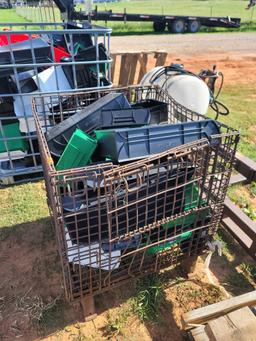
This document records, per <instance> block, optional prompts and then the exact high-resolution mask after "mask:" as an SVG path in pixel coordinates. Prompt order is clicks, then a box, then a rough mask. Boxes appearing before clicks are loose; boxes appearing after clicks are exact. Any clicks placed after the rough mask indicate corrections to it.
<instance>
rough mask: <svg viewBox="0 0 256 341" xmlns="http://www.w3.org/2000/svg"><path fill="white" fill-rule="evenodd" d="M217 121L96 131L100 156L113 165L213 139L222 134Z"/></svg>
mask: <svg viewBox="0 0 256 341" xmlns="http://www.w3.org/2000/svg"><path fill="white" fill-rule="evenodd" d="M219 132H220V131H219V126H218V125H217V123H216V122H215V121H214V120H202V121H194V122H185V123H178V124H163V125H152V126H148V127H141V128H133V129H124V128H123V129H108V130H96V131H95V134H96V138H97V140H98V153H99V156H100V157H102V158H108V159H111V160H112V161H113V162H126V161H131V160H136V159H141V158H144V157H147V156H150V155H153V154H157V153H161V152H164V151H166V150H168V149H170V148H174V147H177V146H179V145H182V144H185V143H189V142H193V141H196V140H198V139H202V138H208V139H210V137H211V135H215V134H219Z"/></svg>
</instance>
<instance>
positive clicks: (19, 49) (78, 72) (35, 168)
mask: <svg viewBox="0 0 256 341" xmlns="http://www.w3.org/2000/svg"><path fill="white" fill-rule="evenodd" d="M110 33H111V29H108V28H104V27H101V26H94V25H91V24H89V23H83V24H78V23H36V24H32V23H25V24H9V23H4V24H1V23H0V181H1V182H2V183H8V181H14V180H16V182H18V181H19V179H21V178H22V176H23V175H24V174H31V177H32V174H33V173H37V175H38V172H40V171H42V166H41V160H40V155H39V150H38V142H37V137H36V129H35V124H34V119H33V114H32V107H31V100H32V98H33V96H37V95H40V94H51V95H52V94H58V93H60V92H61V93H65V92H66V93H72V92H77V91H81V90H88V89H90V90H98V89H99V88H110V87H111V86H112V83H111V79H110V76H111V70H110V64H111V61H112V60H111V58H110V54H109V43H110ZM44 101H45V102H47V103H48V108H49V110H52V108H53V107H54V106H55V105H56V104H57V103H58V102H56V101H55V102H54V103H53V102H52V101H51V97H44ZM44 120H45V119H44ZM9 177H14V178H12V179H10V178H9Z"/></svg>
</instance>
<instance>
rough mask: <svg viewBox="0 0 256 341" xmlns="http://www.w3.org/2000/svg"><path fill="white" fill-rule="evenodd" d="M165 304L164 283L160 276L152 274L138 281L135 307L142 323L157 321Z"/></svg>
mask: <svg viewBox="0 0 256 341" xmlns="http://www.w3.org/2000/svg"><path fill="white" fill-rule="evenodd" d="M163 302H164V283H163V280H162V277H161V275H160V274H152V275H149V276H147V277H145V278H143V279H141V280H139V281H138V286H137V294H136V295H135V297H134V303H133V307H134V311H135V313H137V315H138V316H139V318H140V320H141V321H151V322H155V321H157V320H158V317H159V309H160V307H161V305H162V304H163Z"/></svg>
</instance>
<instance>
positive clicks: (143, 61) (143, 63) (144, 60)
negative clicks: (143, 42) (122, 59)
mask: <svg viewBox="0 0 256 341" xmlns="http://www.w3.org/2000/svg"><path fill="white" fill-rule="evenodd" d="M139 62H140V71H139V77H138V83H139V82H140V81H141V80H142V77H143V76H144V75H145V73H147V62H148V54H147V53H142V55H141V56H140V57H139Z"/></svg>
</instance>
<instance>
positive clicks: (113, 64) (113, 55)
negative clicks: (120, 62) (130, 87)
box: [111, 54, 117, 82]
mask: <svg viewBox="0 0 256 341" xmlns="http://www.w3.org/2000/svg"><path fill="white" fill-rule="evenodd" d="M116 57H117V54H112V55H111V58H112V59H113V62H112V64H111V79H112V82H113V81H114V77H115V69H116Z"/></svg>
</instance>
